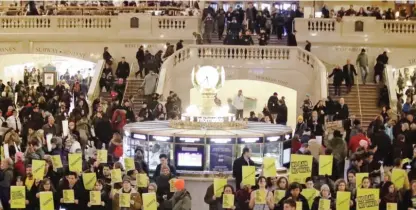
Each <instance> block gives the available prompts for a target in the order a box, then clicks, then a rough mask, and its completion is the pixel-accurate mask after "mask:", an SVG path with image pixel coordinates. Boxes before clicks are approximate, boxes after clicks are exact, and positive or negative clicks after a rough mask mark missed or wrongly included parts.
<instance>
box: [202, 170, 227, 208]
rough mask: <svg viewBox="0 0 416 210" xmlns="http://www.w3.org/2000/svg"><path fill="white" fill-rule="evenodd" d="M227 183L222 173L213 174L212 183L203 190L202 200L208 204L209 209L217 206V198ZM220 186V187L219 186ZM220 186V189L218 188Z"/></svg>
mask: <svg viewBox="0 0 416 210" xmlns="http://www.w3.org/2000/svg"><path fill="white" fill-rule="evenodd" d="M226 185H227V177H226V176H224V174H223V173H219V174H216V175H215V178H214V183H212V184H211V185H210V186H209V187H208V188H207V191H206V192H205V196H204V202H205V203H206V204H208V205H209V209H210V210H216V209H217V208H218V204H217V202H218V200H217V199H218V198H219V197H221V194H222V193H223V191H224V187H225V186H226ZM221 186H222V187H221ZM219 188H220V189H219Z"/></svg>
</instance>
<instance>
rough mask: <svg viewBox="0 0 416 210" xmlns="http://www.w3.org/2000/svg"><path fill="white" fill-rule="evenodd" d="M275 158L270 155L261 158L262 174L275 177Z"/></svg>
mask: <svg viewBox="0 0 416 210" xmlns="http://www.w3.org/2000/svg"><path fill="white" fill-rule="evenodd" d="M275 162H276V160H275V159H274V158H272V157H264V158H263V176H265V177H266V178H267V177H276V175H277V173H276V163H275Z"/></svg>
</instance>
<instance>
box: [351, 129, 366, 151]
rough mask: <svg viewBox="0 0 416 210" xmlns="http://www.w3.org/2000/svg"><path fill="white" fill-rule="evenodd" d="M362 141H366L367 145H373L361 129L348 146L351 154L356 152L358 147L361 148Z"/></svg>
mask: <svg viewBox="0 0 416 210" xmlns="http://www.w3.org/2000/svg"><path fill="white" fill-rule="evenodd" d="M361 140H365V141H366V142H367V145H370V144H371V141H370V139H368V138H367V136H366V135H364V133H363V131H362V130H361V129H359V130H358V133H357V134H356V135H354V136H352V137H351V139H350V142H349V144H348V149H349V150H351V152H356V151H357V149H358V147H360V141H361Z"/></svg>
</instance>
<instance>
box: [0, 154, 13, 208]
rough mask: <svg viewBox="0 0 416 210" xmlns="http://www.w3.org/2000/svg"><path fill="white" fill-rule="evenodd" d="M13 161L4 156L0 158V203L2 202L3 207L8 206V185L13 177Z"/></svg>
mask: <svg viewBox="0 0 416 210" xmlns="http://www.w3.org/2000/svg"><path fill="white" fill-rule="evenodd" d="M12 167H13V161H12V159H10V158H5V159H3V160H1V165H0V169H1V170H0V175H1V176H2V178H3V179H2V180H1V181H0V190H1V191H0V192H1V193H2V196H1V197H0V198H1V203H2V204H3V206H4V208H5V209H7V208H8V207H9V200H10V185H11V182H12V179H13V170H12Z"/></svg>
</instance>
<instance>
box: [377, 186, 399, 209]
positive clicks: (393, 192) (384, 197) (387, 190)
mask: <svg viewBox="0 0 416 210" xmlns="http://www.w3.org/2000/svg"><path fill="white" fill-rule="evenodd" d="M380 198H381V201H380V206H379V209H380V210H387V203H397V205H398V206H400V205H401V202H402V198H401V195H400V192H399V191H398V190H397V189H396V187H395V186H394V184H393V182H390V181H388V182H386V183H385V184H384V185H383V187H382V188H381V193H380ZM398 209H401V208H400V207H398Z"/></svg>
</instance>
